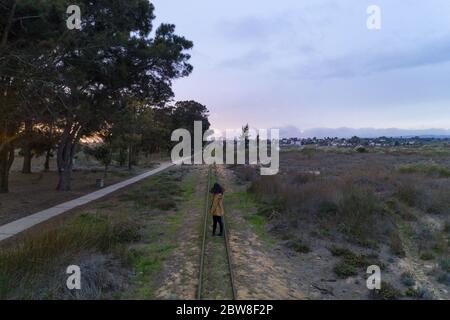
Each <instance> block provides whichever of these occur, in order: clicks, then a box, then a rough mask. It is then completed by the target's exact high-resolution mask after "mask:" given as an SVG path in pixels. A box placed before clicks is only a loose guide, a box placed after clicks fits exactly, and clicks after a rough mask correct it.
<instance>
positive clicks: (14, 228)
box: [0, 162, 175, 241]
mask: <svg viewBox="0 0 450 320" xmlns="http://www.w3.org/2000/svg"><path fill="white" fill-rule="evenodd" d="M173 165H175V164H173V163H172V162H165V163H162V164H161V165H160V166H159V167H158V168H156V169H153V170H150V171H147V172H145V173H142V174H140V175H138V176H135V177H133V178H130V179H128V180H125V181H122V182H119V183H116V184H114V185H112V186H109V187H106V188H104V189H101V190H98V191H95V192H92V193H89V194H87V195H85V196H82V197H80V198H77V199H74V200H71V201H68V202H64V203H62V204H59V205H57V206H55V207H52V208H49V209H46V210H43V211H40V212H37V213H35V214H32V215H29V216H27V217H25V218H22V219H19V220H16V221H13V222H11V223H8V224H5V225H3V226H0V241H3V240H5V239H8V238H10V237H12V236H15V235H17V234H19V233H21V232H23V231H25V230H27V229H29V228H31V227H33V226H35V225H37V224H39V223H41V222H44V221H47V220H49V219H51V218H53V217H56V216H58V215H60V214H62V213H64V212H67V211H69V210H72V209H74V208H76V207H79V206H82V205H85V204H87V203H89V202H92V201H94V200H97V199H99V198H102V197H104V196H106V195H108V194H110V193H112V192H114V191H117V190H119V189H122V188H124V187H126V186H129V185H131V184H133V183H136V182H138V181H140V180H142V179H145V178H147V177H150V176H152V175H154V174H157V173H159V172H161V171H163V170H166V169H167V168H170V167H171V166H173Z"/></svg>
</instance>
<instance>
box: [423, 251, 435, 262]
mask: <svg viewBox="0 0 450 320" xmlns="http://www.w3.org/2000/svg"><path fill="white" fill-rule="evenodd" d="M434 258H435V257H434V254H433V253H432V252H429V251H426V252H423V253H421V254H420V259H422V260H425V261H429V260H434Z"/></svg>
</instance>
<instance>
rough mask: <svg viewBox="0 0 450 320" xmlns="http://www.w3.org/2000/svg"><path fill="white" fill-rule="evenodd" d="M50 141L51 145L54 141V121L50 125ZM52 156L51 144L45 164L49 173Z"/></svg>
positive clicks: (45, 168)
mask: <svg viewBox="0 0 450 320" xmlns="http://www.w3.org/2000/svg"><path fill="white" fill-rule="evenodd" d="M48 139H49V141H50V143H51V142H52V141H53V121H52V122H51V124H50V132H49V136H48ZM51 155H52V145H51V144H50V145H49V147H48V149H47V152H46V153H45V163H44V171H45V172H48V171H50V156H51Z"/></svg>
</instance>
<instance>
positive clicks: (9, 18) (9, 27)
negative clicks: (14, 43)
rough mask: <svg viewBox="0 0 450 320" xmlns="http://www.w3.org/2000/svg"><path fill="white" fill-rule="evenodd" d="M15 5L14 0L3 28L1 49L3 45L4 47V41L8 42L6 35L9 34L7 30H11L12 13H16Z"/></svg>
mask: <svg viewBox="0 0 450 320" xmlns="http://www.w3.org/2000/svg"><path fill="white" fill-rule="evenodd" d="M16 6H17V2H16V0H14V1H13V3H12V7H11V11H10V12H9V16H8V20H7V22H6V26H5V28H4V29H3V34H2V40H1V42H0V49H3V48H4V47H6V43H7V42H8V35H9V31H10V30H11V26H12V24H13V21H14V15H15V13H16Z"/></svg>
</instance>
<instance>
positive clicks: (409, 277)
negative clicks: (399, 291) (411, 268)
mask: <svg viewBox="0 0 450 320" xmlns="http://www.w3.org/2000/svg"><path fill="white" fill-rule="evenodd" d="M400 280H401V282H402V283H403V285H405V286H407V287H412V286H414V285H415V284H416V280H415V279H414V275H413V274H412V273H411V272H403V273H402V274H401V276H400Z"/></svg>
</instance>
